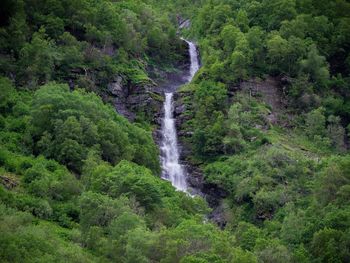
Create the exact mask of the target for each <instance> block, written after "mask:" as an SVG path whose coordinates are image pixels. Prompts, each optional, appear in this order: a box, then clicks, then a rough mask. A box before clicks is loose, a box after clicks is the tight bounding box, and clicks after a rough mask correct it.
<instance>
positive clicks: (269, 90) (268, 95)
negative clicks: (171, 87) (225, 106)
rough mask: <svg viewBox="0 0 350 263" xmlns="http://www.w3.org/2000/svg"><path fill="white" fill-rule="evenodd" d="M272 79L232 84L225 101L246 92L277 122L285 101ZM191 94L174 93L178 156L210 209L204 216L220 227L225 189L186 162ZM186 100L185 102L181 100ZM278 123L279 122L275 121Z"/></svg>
mask: <svg viewBox="0 0 350 263" xmlns="http://www.w3.org/2000/svg"><path fill="white" fill-rule="evenodd" d="M281 83H282V82H281V81H280V80H279V79H276V78H272V77H268V78H267V79H265V80H256V79H251V80H248V81H244V82H241V83H240V84H239V85H236V86H232V87H230V88H229V90H228V94H227V95H228V97H229V101H232V98H233V97H234V96H235V94H236V92H237V91H244V92H247V93H249V94H250V95H251V96H252V97H259V99H261V100H262V101H264V102H265V103H266V104H267V105H269V107H270V108H271V112H270V114H269V116H268V117H267V118H268V120H267V122H268V123H276V122H280V121H281V120H279V118H278V116H279V113H281V112H282V111H284V110H285V108H286V101H285V100H284V99H283V98H284V96H283V90H284V88H283V85H281ZM193 97H194V94H193V92H187V91H186V92H180V93H176V94H175V96H174V102H175V109H174V112H175V113H174V114H175V117H176V128H177V131H178V138H179V143H180V145H181V155H180V159H181V161H182V163H183V164H184V165H186V168H187V172H188V184H189V186H190V187H192V188H194V189H199V190H200V193H201V194H202V195H203V196H204V197H205V199H206V200H207V202H208V204H209V206H210V207H211V208H213V211H212V212H211V213H210V214H209V215H208V219H210V220H212V221H214V222H216V223H217V224H218V225H219V226H220V227H224V226H225V225H226V215H225V214H226V213H225V208H224V204H223V202H222V201H223V199H224V198H226V197H227V196H228V194H229V193H228V192H226V191H225V190H224V189H222V188H220V187H219V186H217V185H215V184H209V183H207V182H206V181H205V180H204V177H203V172H202V170H201V168H200V166H198V165H193V164H192V163H191V162H190V159H191V158H190V157H191V156H192V155H193V152H192V148H191V145H190V143H189V142H188V141H189V140H188V139H189V138H190V137H191V136H192V132H191V131H190V130H191V129H190V126H189V123H188V121H189V120H191V119H192V118H193V117H194V116H192V115H191V114H189V112H192V107H193V105H192V103H191V101H192V100H191V98H193ZM184 101H187V103H184ZM279 124H281V123H279ZM261 128H262V129H263V128H264V127H261Z"/></svg>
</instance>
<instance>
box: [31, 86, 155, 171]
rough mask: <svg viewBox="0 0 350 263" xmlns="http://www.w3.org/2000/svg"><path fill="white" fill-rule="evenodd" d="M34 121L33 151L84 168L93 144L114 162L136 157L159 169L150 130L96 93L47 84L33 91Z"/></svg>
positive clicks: (77, 169) (148, 165) (71, 167)
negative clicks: (114, 110) (120, 114)
mask: <svg viewBox="0 0 350 263" xmlns="http://www.w3.org/2000/svg"><path fill="white" fill-rule="evenodd" d="M31 125H32V133H31V134H32V136H33V138H34V145H35V146H34V149H35V152H36V153H38V152H41V153H44V154H45V156H46V157H48V158H55V159H56V160H57V161H59V162H60V163H62V164H65V165H67V167H69V168H70V169H72V170H73V171H75V172H81V170H82V166H83V162H84V160H85V159H86V158H87V153H88V152H89V151H91V150H97V151H98V152H99V153H100V155H101V157H102V158H103V159H104V160H105V161H108V162H110V163H111V164H117V163H118V162H119V161H120V160H122V159H126V160H133V161H135V162H136V163H139V164H142V165H145V166H146V167H148V168H150V169H152V171H153V172H155V173H158V172H159V165H158V150H157V148H156V146H155V145H154V144H153V142H152V139H151V136H150V134H148V133H146V132H145V131H144V130H142V129H140V128H137V127H136V126H133V125H131V124H129V123H128V122H127V121H126V120H125V119H124V118H122V117H120V116H118V115H116V114H115V113H114V112H113V109H112V108H111V107H109V106H106V105H104V104H103V103H102V101H101V100H100V99H99V98H98V97H97V96H96V95H94V94H89V93H86V92H84V91H82V90H76V91H74V92H70V91H69V88H68V86H67V85H59V84H54V83H52V84H48V85H46V86H43V87H42V88H40V89H39V90H38V91H37V92H35V94H34V100H33V106H32V111H31ZM141 149H142V151H141Z"/></svg>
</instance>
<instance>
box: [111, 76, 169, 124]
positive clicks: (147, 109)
mask: <svg viewBox="0 0 350 263" xmlns="http://www.w3.org/2000/svg"><path fill="white" fill-rule="evenodd" d="M108 93H109V98H110V99H109V100H110V101H111V102H112V103H113V105H114V107H115V109H116V110H117V112H118V113H119V114H121V115H123V116H124V117H126V118H127V119H129V120H130V121H134V120H135V119H136V117H137V115H138V114H139V115H141V116H142V117H143V118H145V119H147V120H149V121H150V122H157V120H158V119H159V118H158V117H159V116H158V115H159V114H160V112H161V108H162V102H163V97H162V96H163V95H162V92H161V90H160V89H159V87H158V86H157V85H156V84H155V83H151V82H150V83H145V84H141V85H138V86H133V87H131V85H130V84H129V83H126V82H125V81H124V80H123V78H122V77H121V76H116V77H115V78H114V80H113V81H112V82H110V83H109V84H108Z"/></svg>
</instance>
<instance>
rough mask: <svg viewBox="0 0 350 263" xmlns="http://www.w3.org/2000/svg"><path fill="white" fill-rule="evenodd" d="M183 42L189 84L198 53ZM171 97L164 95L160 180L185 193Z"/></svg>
mask: <svg viewBox="0 0 350 263" xmlns="http://www.w3.org/2000/svg"><path fill="white" fill-rule="evenodd" d="M184 41H186V43H187V44H188V49H189V54H190V58H191V66H190V72H189V74H188V76H187V77H186V80H187V82H190V81H191V80H192V78H193V76H194V75H195V74H196V72H197V71H198V69H199V60H198V53H197V48H196V45H195V44H193V43H192V42H190V41H187V40H184ZM173 95H174V92H168V93H165V102H164V117H163V121H162V142H161V147H160V149H161V162H162V178H164V179H167V180H169V181H170V182H171V183H172V185H173V186H174V187H175V188H176V189H177V190H180V191H184V192H186V190H187V182H186V171H185V168H184V167H183V166H182V165H181V164H180V163H179V147H178V143H177V133H176V127H175V118H174V114H173V112H174V107H173Z"/></svg>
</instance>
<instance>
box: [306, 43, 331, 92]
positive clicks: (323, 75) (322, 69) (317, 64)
mask: <svg viewBox="0 0 350 263" xmlns="http://www.w3.org/2000/svg"><path fill="white" fill-rule="evenodd" d="M300 63H301V69H302V71H303V72H304V73H306V74H309V77H310V79H311V81H314V82H316V83H317V84H318V85H319V86H320V87H325V86H326V85H327V81H328V79H329V70H328V64H327V62H326V58H325V57H323V56H320V55H319V53H318V50H317V48H316V46H315V45H312V46H311V47H310V50H309V53H308V55H307V59H304V60H302V61H301V62H300Z"/></svg>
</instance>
